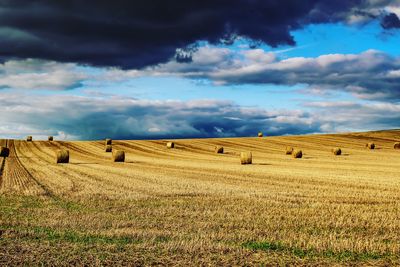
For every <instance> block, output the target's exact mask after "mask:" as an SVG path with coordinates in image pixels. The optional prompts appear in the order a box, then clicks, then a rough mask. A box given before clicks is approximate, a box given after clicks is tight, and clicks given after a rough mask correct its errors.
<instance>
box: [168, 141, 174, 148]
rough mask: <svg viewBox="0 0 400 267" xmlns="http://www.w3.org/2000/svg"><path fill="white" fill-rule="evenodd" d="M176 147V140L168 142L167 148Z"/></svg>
mask: <svg viewBox="0 0 400 267" xmlns="http://www.w3.org/2000/svg"><path fill="white" fill-rule="evenodd" d="M174 147H175V143H174V142H168V143H167V148H174Z"/></svg>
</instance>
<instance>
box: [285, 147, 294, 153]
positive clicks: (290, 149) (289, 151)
mask: <svg viewBox="0 0 400 267" xmlns="http://www.w3.org/2000/svg"><path fill="white" fill-rule="evenodd" d="M292 153H293V147H291V146H287V147H286V155H292Z"/></svg>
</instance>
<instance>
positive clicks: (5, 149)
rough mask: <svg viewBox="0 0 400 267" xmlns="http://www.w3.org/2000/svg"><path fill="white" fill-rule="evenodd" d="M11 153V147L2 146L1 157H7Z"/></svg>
mask: <svg viewBox="0 0 400 267" xmlns="http://www.w3.org/2000/svg"><path fill="white" fill-rule="evenodd" d="M9 155H10V149H8V147H4V146H2V147H0V157H3V158H6V157H8V156H9Z"/></svg>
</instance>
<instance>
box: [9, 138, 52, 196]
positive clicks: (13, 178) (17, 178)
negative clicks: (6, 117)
mask: <svg viewBox="0 0 400 267" xmlns="http://www.w3.org/2000/svg"><path fill="white" fill-rule="evenodd" d="M8 145H9V149H10V155H9V157H8V159H7V161H6V164H5V166H4V170H3V179H2V184H1V187H2V189H5V190H6V191H10V189H11V191H14V190H16V191H32V190H33V189H34V188H35V187H38V188H39V190H34V191H39V192H40V191H41V192H40V193H41V194H42V195H45V196H49V197H54V196H53V193H52V192H51V190H49V188H48V187H47V186H46V185H44V184H42V183H41V182H39V181H38V180H37V179H36V178H35V177H34V176H33V175H32V174H31V173H30V171H29V170H28V169H27V168H26V167H25V166H24V164H23V163H22V162H21V160H20V159H19V158H18V155H17V151H16V149H15V143H14V140H10V141H9V142H8ZM6 183H7V184H6ZM5 187H6V188H5Z"/></svg>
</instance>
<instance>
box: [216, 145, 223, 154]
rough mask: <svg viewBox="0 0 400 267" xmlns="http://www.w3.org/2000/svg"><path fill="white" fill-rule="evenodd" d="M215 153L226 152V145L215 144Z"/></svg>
mask: <svg viewBox="0 0 400 267" xmlns="http://www.w3.org/2000/svg"><path fill="white" fill-rule="evenodd" d="M215 153H217V154H224V147H223V146H215Z"/></svg>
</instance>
